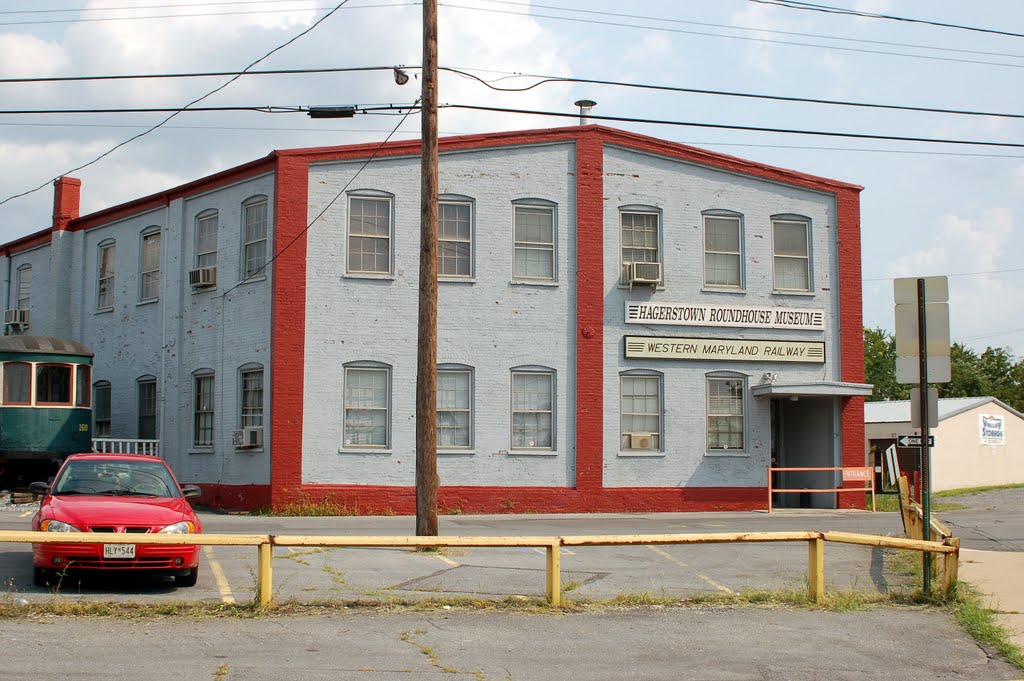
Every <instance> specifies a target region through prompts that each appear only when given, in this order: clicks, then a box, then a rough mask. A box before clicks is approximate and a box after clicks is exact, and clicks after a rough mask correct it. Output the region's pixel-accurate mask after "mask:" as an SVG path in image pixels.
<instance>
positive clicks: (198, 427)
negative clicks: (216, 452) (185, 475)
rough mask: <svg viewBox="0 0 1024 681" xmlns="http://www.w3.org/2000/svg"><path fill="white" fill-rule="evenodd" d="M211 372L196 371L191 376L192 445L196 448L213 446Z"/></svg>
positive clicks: (212, 385)
mask: <svg viewBox="0 0 1024 681" xmlns="http://www.w3.org/2000/svg"><path fill="white" fill-rule="evenodd" d="M213 379H214V375H213V372H212V371H209V370H203V371H197V372H196V373H195V374H193V375H192V388H193V390H192V395H193V401H192V444H193V445H194V446H196V447H212V446H213V426H214V416H215V415H216V412H215V411H214V402H213V396H214V393H213V388H214V383H213Z"/></svg>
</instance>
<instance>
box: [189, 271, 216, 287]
mask: <svg viewBox="0 0 1024 681" xmlns="http://www.w3.org/2000/svg"><path fill="white" fill-rule="evenodd" d="M188 283H189V285H190V286H192V288H213V287H214V286H216V285H217V268H216V267H200V268H199V269H196V270H192V271H191V272H189V273H188Z"/></svg>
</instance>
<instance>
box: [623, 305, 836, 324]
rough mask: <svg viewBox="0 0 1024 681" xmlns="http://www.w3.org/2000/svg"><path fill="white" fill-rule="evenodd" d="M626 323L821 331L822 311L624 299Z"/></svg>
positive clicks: (823, 321) (823, 322)
mask: <svg viewBox="0 0 1024 681" xmlns="http://www.w3.org/2000/svg"><path fill="white" fill-rule="evenodd" d="M626 323H627V324H671V325H674V326H731V327H737V328H755V329H802V330H807V331H824V330H825V312H824V310H814V309H806V308H792V307H746V306H740V305H700V304H698V305H685V304H681V303H637V302H627V303H626Z"/></svg>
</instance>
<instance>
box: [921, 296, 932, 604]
mask: <svg viewBox="0 0 1024 681" xmlns="http://www.w3.org/2000/svg"><path fill="white" fill-rule="evenodd" d="M924 293H925V290H924V279H918V280H917V344H918V360H919V361H920V364H919V367H920V374H919V376H918V388H919V389H920V398H921V513H922V515H923V517H922V521H923V524H924V536H923V537H922V539H925V540H927V539H931V528H932V519H931V513H932V503H931V497H932V495H931V491H932V466H931V446H930V443H929V442H928V439H929V438H928V436H929V435H930V430H929V426H930V424H929V423H928V416H929V414H928V320H927V316H926V315H925V313H924V311H925V296H924ZM921 557H922V560H923V563H924V565H923V569H924V577H923V578H922V582H921V588H922V589H923V591H924V592H925V594H928V593H931V590H932V589H931V587H932V584H931V583H932V554H930V553H928V552H927V551H924V552H922V553H921Z"/></svg>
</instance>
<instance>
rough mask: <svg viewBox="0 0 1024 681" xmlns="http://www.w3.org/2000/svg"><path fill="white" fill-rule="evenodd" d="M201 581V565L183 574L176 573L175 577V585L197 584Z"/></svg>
mask: <svg viewBox="0 0 1024 681" xmlns="http://www.w3.org/2000/svg"><path fill="white" fill-rule="evenodd" d="M198 581H199V566H198V565H197V566H196V567H194V568H192V569H191V570H189V571H188V572H186V573H185V574H183V575H176V576H175V577H174V585H175V586H195V585H196V582H198Z"/></svg>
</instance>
